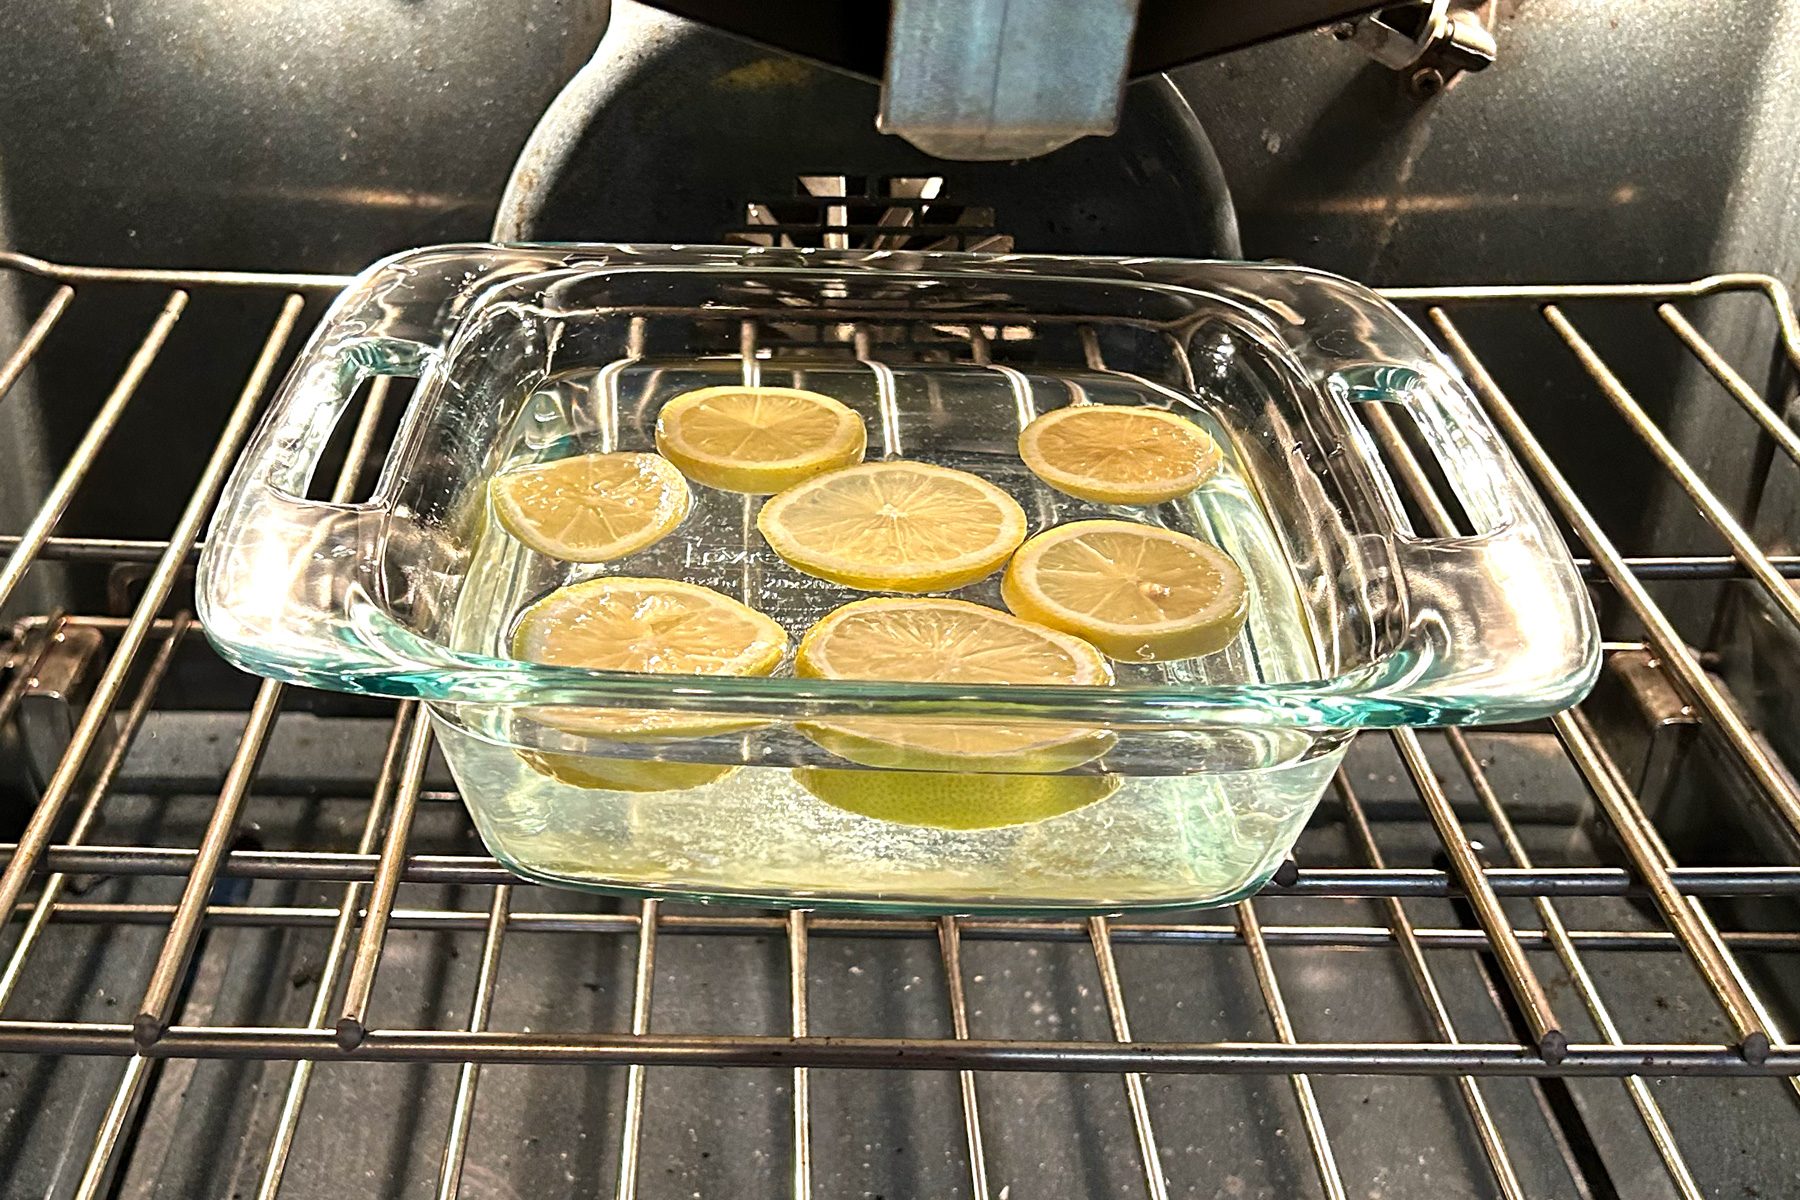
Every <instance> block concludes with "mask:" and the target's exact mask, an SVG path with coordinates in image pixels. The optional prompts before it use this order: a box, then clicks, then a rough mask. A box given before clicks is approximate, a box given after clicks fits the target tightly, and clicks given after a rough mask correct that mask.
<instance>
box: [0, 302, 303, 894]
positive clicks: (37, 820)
mask: <svg viewBox="0 0 1800 1200" xmlns="http://www.w3.org/2000/svg"><path fill="white" fill-rule="evenodd" d="M299 317H300V298H299V297H298V296H290V297H289V298H288V300H287V301H286V302H285V303H284V304H283V305H282V309H281V314H280V316H278V317H277V318H276V320H275V324H274V326H273V327H272V328H271V329H270V330H269V336H268V338H267V339H266V340H265V341H264V343H263V348H262V352H261V354H260V355H259V356H258V357H257V360H256V365H255V366H254V367H253V368H252V369H251V372H250V377H249V379H247V380H246V381H245V383H244V389H243V391H242V392H241V393H240V394H239V396H238V401H237V404H236V406H235V407H234V408H233V409H232V412H231V416H230V418H229V419H228V420H227V421H226V424H225V429H224V431H223V433H221V435H220V437H219V440H218V443H217V445H216V446H215V447H214V449H213V453H212V456H211V457H210V458H209V459H208V460H207V463H206V466H205V467H204V468H203V469H202V471H201V473H200V480H199V482H198V483H197V484H196V485H195V488H194V491H193V494H192V496H191V497H190V498H189V500H188V504H187V508H186V509H185V510H184V511H183V512H182V514H181V517H180V519H179V521H178V522H177V523H176V528H175V532H174V534H173V535H172V536H171V537H170V539H169V540H170V542H171V544H172V547H179V546H182V545H185V544H186V543H188V542H191V541H193V540H194V537H195V535H196V534H198V533H199V531H200V526H201V524H202V523H203V522H204V521H205V520H206V517H207V514H208V513H209V512H210V511H211V509H212V504H213V501H214V500H215V499H217V498H218V494H219V489H220V488H222V487H223V486H224V484H225V475H226V472H227V471H229V470H230V468H231V465H232V462H233V461H234V460H235V459H236V457H237V452H238V448H239V446H241V445H242V444H243V440H244V438H245V437H246V436H247V435H248V434H249V432H250V425H251V422H252V421H253V420H254V419H255V416H256V411H257V408H258V406H259V405H260V403H261V400H262V395H263V391H264V389H265V388H266V387H267V386H268V382H269V377H270V375H271V374H273V373H274V370H275V362H276V358H277V356H278V355H279V354H280V352H281V349H282V347H283V346H285V345H286V344H287V341H288V338H289V337H290V336H292V334H293V330H294V325H295V323H296V322H297V321H298V320H299ZM184 557H185V556H184V555H182V554H181V553H180V552H179V550H178V549H175V548H171V549H170V550H169V551H168V552H167V553H166V554H164V556H163V557H162V559H161V560H160V561H159V562H158V563H157V565H156V570H155V571H154V572H153V573H152V575H151V576H150V579H149V581H148V582H147V583H146V584H145V586H144V593H143V596H142V598H141V599H140V600H139V601H138V605H137V608H136V610H135V611H134V612H133V614H132V618H131V621H130V623H129V624H128V625H127V626H126V628H125V629H124V630H123V631H122V632H121V633H120V635H119V642H118V645H117V646H116V647H115V648H114V650H113V655H112V658H111V659H110V660H109V661H108V662H107V665H106V669H105V671H103V672H102V673H101V676H100V678H99V680H98V681H97V682H96V683H95V685H94V693H93V695H92V696H91V697H90V698H89V700H88V703H87V706H86V707H85V708H84V709H83V710H82V714H81V720H80V722H79V723H78V724H77V725H76V726H75V729H74V731H73V733H72V734H71V735H70V738H69V745H68V749H67V750H66V751H65V752H64V753H63V756H62V760H61V761H60V762H59V763H58V764H57V767H56V771H55V774H53V775H52V776H51V779H50V782H49V784H48V785H47V786H46V787H45V789H44V794H43V797H42V798H41V799H40V800H39V801H38V805H37V809H36V811H35V812H33V814H32V816H31V820H30V821H29V822H28V823H27V825H26V826H25V832H24V833H23V834H21V835H20V838H19V843H18V846H17V847H16V848H14V849H13V851H12V853H11V855H10V856H9V857H8V860H7V864H6V868H5V870H4V872H0V926H4V925H5V924H6V923H7V921H8V920H10V919H11V917H12V912H13V908H14V906H16V905H17V904H18V902H19V898H20V895H21V894H22V893H23V892H24V890H25V885H26V883H27V882H28V881H29V880H30V878H31V875H32V873H33V872H34V871H35V870H36V869H37V867H38V863H39V860H40V859H41V858H42V856H43V853H44V850H45V848H46V847H48V845H49V844H50V838H51V836H52V833H53V831H54V830H55V829H56V826H57V824H58V822H59V821H60V819H61V817H62V813H63V809H64V808H65V807H66V805H67V803H68V800H69V796H70V795H71V793H72V792H73V791H74V788H75V784H76V781H77V779H78V778H79V777H80V774H81V771H82V767H83V765H84V763H85V762H86V760H87V756H88V754H89V752H90V751H92V750H93V748H94V745H95V743H96V742H97V741H98V740H99V738H100V734H101V730H102V728H103V726H104V725H105V723H106V721H107V718H108V717H109V716H111V714H112V708H113V705H114V703H115V702H116V701H117V700H118V698H119V693H120V691H121V690H122V689H123V688H124V686H125V679H126V676H127V675H128V674H129V673H130V671H131V668H132V665H133V664H134V663H135V662H136V660H137V656H138V653H139V652H140V651H141V650H142V649H143V647H144V643H145V642H146V641H147V640H148V639H149V636H150V625H151V623H152V622H153V621H154V620H155V618H156V615H157V613H158V612H160V611H161V609H162V607H163V605H164V604H165V603H167V601H168V599H169V595H170V593H171V592H173V591H174V588H175V579H176V576H177V575H178V573H179V572H180V569H181V566H182V560H183V558H184Z"/></svg>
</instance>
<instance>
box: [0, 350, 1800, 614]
mask: <svg viewBox="0 0 1800 1200" xmlns="http://www.w3.org/2000/svg"><path fill="white" fill-rule="evenodd" d="M387 378H388V377H387V376H377V377H376V385H379V384H380V383H382V382H383V381H385V380H386V379H387ZM601 411H603V412H604V411H606V410H605V409H604V408H602V410H601ZM21 540H22V539H21V538H20V536H19V535H18V534H0V551H11V550H12V549H14V548H15V547H16V546H18V544H19V543H20V541H21ZM205 546H206V543H205V542H203V541H199V542H195V543H194V544H193V546H192V548H191V549H190V550H189V552H188V558H189V559H190V560H192V559H196V558H199V557H200V551H201V550H202V549H204V548H205ZM168 548H169V543H167V542H161V541H155V540H152V539H147V538H93V537H54V536H53V537H49V538H46V539H44V542H43V545H41V546H40V547H39V548H38V554H37V557H38V559H39V560H40V561H44V562H52V561H55V562H100V563H154V562H155V561H157V560H158V559H159V558H161V557H162V556H163V552H164V551H166V550H167V549H168ZM1764 557H1765V558H1767V559H1768V561H1769V565H1770V566H1771V567H1773V568H1774V569H1775V571H1776V572H1777V573H1779V574H1780V575H1781V577H1782V578H1783V579H1800V555H1793V554H1768V555H1765V556H1764ZM1623 561H1624V563H1625V565H1626V566H1627V567H1629V568H1630V569H1631V573H1632V574H1634V575H1636V576H1638V578H1640V579H1668V580H1676V579H1679V580H1709V579H1748V578H1750V572H1749V570H1748V568H1746V567H1745V566H1744V564H1743V563H1741V562H1739V561H1738V560H1737V559H1735V558H1733V557H1731V556H1730V555H1726V554H1663V555H1653V556H1642V555H1640V556H1637V557H1630V558H1626V559H1624V560H1623ZM1575 568H1576V570H1578V571H1580V572H1581V575H1582V578H1584V579H1586V580H1587V581H1588V582H1590V583H1604V582H1606V573H1605V572H1604V571H1602V570H1601V569H1600V567H1599V566H1598V565H1597V564H1596V563H1595V562H1594V561H1593V560H1592V559H1588V558H1577V559H1576V560H1575ZM81 619H82V620H84V621H96V622H105V621H107V620H108V618H105V617H84V618H81Z"/></svg>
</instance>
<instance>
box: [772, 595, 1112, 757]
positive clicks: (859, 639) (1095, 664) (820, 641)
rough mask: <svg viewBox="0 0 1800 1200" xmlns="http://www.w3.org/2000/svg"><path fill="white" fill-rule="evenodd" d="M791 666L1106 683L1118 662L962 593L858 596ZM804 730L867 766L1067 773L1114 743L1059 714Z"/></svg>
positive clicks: (811, 673)
mask: <svg viewBox="0 0 1800 1200" xmlns="http://www.w3.org/2000/svg"><path fill="white" fill-rule="evenodd" d="M794 673H795V674H797V675H799V676H801V677H802V678H812V679H886V680H907V681H913V682H922V683H968V684H996V683H1036V684H1100V685H1104V684H1108V683H1111V682H1112V668H1111V667H1110V666H1108V665H1107V662H1106V659H1105V658H1104V657H1103V656H1102V655H1101V654H1100V652H1099V651H1097V650H1095V649H1094V648H1093V647H1092V646H1090V645H1088V644H1087V643H1086V642H1083V641H1082V640H1081V639H1079V638H1073V637H1070V636H1069V635H1067V634H1064V633H1058V632H1057V631H1056V630H1054V629H1045V628H1044V627H1043V626H1041V625H1033V624H1031V623H1030V622H1029V621H1021V620H1019V619H1018V618H1017V617H1014V616H1011V615H1009V614H1007V613H1003V612H999V611H997V610H995V609H992V608H987V607H985V606H983V605H980V604H970V603H968V602H967V601H964V600H895V599H877V600H858V601H855V602H853V603H851V604H846V605H844V606H843V607H842V608H839V609H837V610H836V611H834V612H832V613H829V614H827V615H826V616H825V617H824V618H823V619H822V620H820V621H819V623H818V624H816V625H814V626H813V627H812V628H811V629H810V630H808V631H807V634H806V636H805V637H804V638H802V639H801V640H800V649H799V651H798V652H797V653H796V656H795V659H794ZM800 728H801V732H803V733H805V734H806V735H807V736H808V737H810V738H812V739H813V740H814V741H816V742H818V743H819V744H820V745H822V746H824V747H825V748H826V749H827V750H830V751H831V752H832V753H834V754H837V755H839V756H840V757H843V758H847V759H849V760H851V761H852V762H857V763H861V764H863V765H864V766H870V767H899V768H905V769H909V770H915V771H918V770H970V771H1063V770H1067V769H1069V768H1070V767H1074V766H1079V765H1080V764H1082V763H1085V762H1089V761H1091V760H1093V759H1095V758H1098V757H1099V756H1100V755H1101V754H1103V753H1105V752H1106V749H1107V747H1108V746H1110V745H1111V744H1112V740H1113V739H1112V736H1111V735H1110V734H1109V733H1107V732H1106V731H1104V730H1096V729H1082V728H1077V727H1073V726H1070V725H1068V724H1067V723H1065V722H1060V721H1047V720H1029V719H1025V720H1016V721H1007V722H1005V723H999V722H994V721H984V720H979V719H974V718H971V719H968V720H960V721H959V720H955V719H952V720H945V719H944V718H943V717H908V716H882V717H844V718H840V719H837V720H833V721H817V722H807V723H805V724H803V725H801V727H800Z"/></svg>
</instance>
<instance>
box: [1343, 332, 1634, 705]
mask: <svg viewBox="0 0 1800 1200" xmlns="http://www.w3.org/2000/svg"><path fill="white" fill-rule="evenodd" d="M1335 382H1336V383H1337V384H1338V385H1340V386H1342V387H1343V388H1344V389H1345V391H1346V392H1347V393H1348V397H1349V398H1350V399H1352V400H1357V401H1363V402H1368V401H1383V402H1386V403H1388V404H1392V405H1396V406H1398V407H1400V408H1402V409H1404V410H1405V412H1406V413H1407V415H1409V416H1410V417H1411V418H1412V421H1413V423H1414V424H1415V425H1416V427H1417V429H1418V432H1419V435H1420V439H1421V441H1422V442H1423V444H1424V445H1425V446H1426V447H1427V448H1428V449H1429V451H1430V452H1431V454H1432V455H1433V456H1434V457H1435V458H1436V459H1437V463H1438V466H1439V468H1440V469H1441V471H1442V473H1443V478H1444V480H1445V482H1446V483H1447V484H1448V486H1449V489H1450V491H1451V492H1452V493H1453V494H1454V495H1455V498H1456V500H1457V501H1459V502H1460V503H1461V506H1462V509H1463V512H1464V513H1465V514H1466V515H1467V517H1468V520H1469V528H1470V529H1471V530H1472V532H1469V533H1458V534H1450V535H1444V536H1429V537H1427V536H1420V535H1419V534H1417V533H1412V532H1402V533H1401V534H1399V535H1398V536H1396V538H1395V540H1394V555H1395V560H1396V565H1397V567H1398V572H1399V579H1400V584H1401V587H1402V588H1403V589H1404V590H1405V592H1406V594H1407V597H1408V604H1407V609H1408V612H1409V614H1410V625H1409V628H1408V629H1407V630H1406V631H1405V634H1404V637H1403V639H1402V645H1403V647H1404V648H1405V650H1404V653H1403V654H1401V655H1397V656H1396V659H1397V660H1399V661H1396V663H1395V664H1394V665H1395V667H1396V668H1397V678H1396V679H1395V680H1394V685H1393V687H1392V688H1391V689H1388V688H1384V689H1382V690H1383V691H1387V692H1388V693H1389V694H1390V695H1391V696H1392V697H1393V698H1395V699H1402V698H1403V699H1404V700H1405V701H1406V703H1407V704H1408V706H1409V707H1412V708H1414V709H1415V710H1417V709H1423V710H1424V711H1423V712H1418V713H1417V715H1418V716H1419V717H1421V718H1424V720H1422V721H1421V723H1451V722H1456V723H1461V722H1468V721H1509V720H1522V719H1528V718H1536V717H1541V716H1544V715H1546V714H1547V713H1550V712H1555V711H1559V710H1561V709H1563V708H1567V707H1568V706H1569V705H1571V704H1574V703H1575V702H1576V701H1578V700H1580V699H1581V697H1582V696H1584V695H1586V694H1587V691H1588V689H1589V688H1590V687H1591V686H1592V685H1593V682H1594V679H1595V677H1596V676H1597V675H1598V673H1599V669H1600V630H1599V627H1598V624H1597V622H1596V621H1595V618H1594V613H1593V608H1592V606H1591V605H1590V604H1589V603H1588V602H1587V597H1586V595H1585V590H1586V584H1585V583H1584V582H1583V581H1582V579H1581V575H1580V573H1579V572H1578V571H1577V570H1576V568H1575V563H1574V561H1573V560H1572V559H1571V558H1570V557H1569V550H1568V546H1567V545H1566V544H1565V542H1564V541H1563V537H1562V534H1561V532H1560V531H1559V530H1558V529H1557V527H1556V524H1555V522H1554V521H1553V520H1552V519H1551V517H1550V514H1549V512H1548V511H1546V509H1545V508H1544V504H1543V501H1542V500H1541V499H1540V498H1539V496H1538V494H1537V491H1536V490H1535V489H1534V488H1533V487H1532V485H1531V483H1530V482H1529V481H1528V480H1527V479H1526V477H1525V475H1524V472H1523V470H1522V469H1521V468H1520V466H1519V464H1518V462H1517V460H1515V459H1514V458H1513V455H1512V453H1511V451H1510V450H1508V448H1507V447H1506V444H1505V443H1504V442H1503V441H1502V440H1501V438H1500V435H1499V433H1498V431H1497V430H1495V428H1494V426H1493V424H1492V422H1490V421H1489V420H1488V418H1487V416H1486V414H1485V413H1483V412H1482V411H1481V409H1480V408H1479V407H1478V405H1477V404H1476V402H1475V399H1474V397H1473V396H1472V395H1470V393H1469V391H1468V389H1467V388H1466V387H1464V385H1463V383H1462V381H1461V380H1460V379H1458V378H1457V377H1456V376H1454V375H1453V374H1451V373H1450V372H1449V371H1448V370H1446V369H1443V368H1441V367H1437V366H1431V367H1427V368H1426V369H1424V370H1411V369H1406V368H1398V367H1394V366H1391V365H1387V366H1381V367H1368V368H1363V369H1360V370H1358V369H1354V368H1353V369H1350V370H1345V371H1340V372H1338V373H1337V376H1336V380H1335ZM1415 465H1416V464H1415ZM1391 499H1393V500H1394V501H1395V503H1396V507H1398V501H1397V497H1391ZM1399 515H1400V524H1401V527H1402V529H1403V530H1408V529H1410V523H1409V522H1408V521H1407V519H1406V517H1405V515H1404V512H1403V511H1401V512H1400V514H1399Z"/></svg>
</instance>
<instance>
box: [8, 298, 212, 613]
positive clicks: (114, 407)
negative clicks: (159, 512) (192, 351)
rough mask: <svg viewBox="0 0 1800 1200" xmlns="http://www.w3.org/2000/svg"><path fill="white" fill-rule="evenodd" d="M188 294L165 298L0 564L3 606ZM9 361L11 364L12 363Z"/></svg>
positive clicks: (141, 378)
mask: <svg viewBox="0 0 1800 1200" xmlns="http://www.w3.org/2000/svg"><path fill="white" fill-rule="evenodd" d="M187 302H188V296H187V293H186V292H182V291H174V292H170V293H169V298H168V299H167V300H166V301H164V302H163V306H162V311H161V312H160V313H158V314H157V316H156V320H155V321H153V322H151V325H150V329H149V331H148V332H146V333H145V334H144V339H143V341H141V342H139V343H138V347H137V350H136V351H134V352H133V353H132V356H131V359H130V360H129V361H128V362H127V363H126V364H125V370H124V371H123V372H122V373H121V374H120V375H119V381H118V382H117V383H115V384H114V385H113V388H112V391H111V392H109V393H107V396H106V399H105V400H104V401H103V402H102V403H101V405H100V411H99V412H97V413H95V414H94V419H93V420H92V421H91V422H89V424H88V427H87V432H85V433H84V434H82V436H81V440H80V441H79V442H77V443H76V444H75V450H74V452H73V453H71V454H70V455H69V461H68V462H67V463H65V464H63V469H62V472H61V473H60V474H58V475H57V477H56V482H55V483H53V484H51V485H50V491H49V494H47V495H46V496H45V497H44V500H43V503H42V504H40V505H39V506H38V510H37V515H36V516H34V517H32V519H31V523H30V524H29V525H27V526H26V527H25V532H24V533H23V534H22V535H20V537H19V540H18V542H17V543H16V544H15V545H14V546H13V548H12V553H11V554H10V555H8V556H7V559H6V563H5V565H4V566H0V605H4V604H5V603H6V602H7V600H8V599H9V598H11V596H12V594H13V589H15V588H17V587H18V586H19V580H21V579H23V578H25V572H26V571H28V570H30V569H31V563H32V560H33V559H35V558H36V557H37V553H38V548H39V547H40V546H42V545H43V544H44V539H45V538H47V537H49V536H50V531H51V530H52V529H54V528H55V527H56V523H57V522H58V521H60V520H62V515H63V513H64V512H66V511H67V510H68V507H69V501H71V500H73V499H74V498H75V490H76V489H77V488H79V487H80V486H81V484H82V481H83V480H85V479H86V478H87V476H88V472H89V471H91V470H93V467H94V461H95V460H96V459H98V458H99V457H100V450H101V448H102V447H103V446H105V445H106V440H107V439H108V438H109V437H111V436H112V432H113V430H114V429H117V428H118V426H119V421H120V419H121V418H123V417H124V415H125V406H126V405H128V404H130V403H131V398H132V397H133V396H135V395H137V390H138V385H139V384H141V383H143V382H144V376H145V375H146V374H147V373H148V372H149V370H150V364H151V363H154V362H155V361H156V356H157V355H158V354H160V353H162V348H163V344H164V343H165V342H167V341H168V340H169V332H170V331H171V330H172V329H174V328H175V322H177V321H179V320H180V319H181V314H182V310H184V309H185V308H187ZM9 365H10V364H9Z"/></svg>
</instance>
